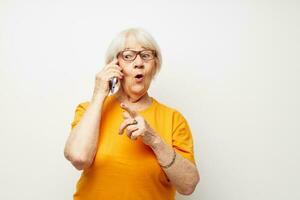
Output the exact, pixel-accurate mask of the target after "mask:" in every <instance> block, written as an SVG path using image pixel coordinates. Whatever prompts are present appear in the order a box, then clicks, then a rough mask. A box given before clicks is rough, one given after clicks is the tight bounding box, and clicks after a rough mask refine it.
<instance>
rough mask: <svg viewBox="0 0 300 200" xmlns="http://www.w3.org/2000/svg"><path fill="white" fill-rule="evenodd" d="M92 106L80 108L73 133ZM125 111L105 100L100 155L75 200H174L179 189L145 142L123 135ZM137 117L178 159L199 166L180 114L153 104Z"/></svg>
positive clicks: (80, 183) (86, 172)
mask: <svg viewBox="0 0 300 200" xmlns="http://www.w3.org/2000/svg"><path fill="white" fill-rule="evenodd" d="M88 106H89V102H83V103H80V104H79V105H78V106H77V108H76V111H75V117H74V120H73V122H72V124H71V126H72V129H73V128H74V127H75V126H76V124H77V123H78V122H79V121H80V119H81V117H82V116H83V114H84V112H85V110H86V109H87V108H88ZM123 111H124V110H123V109H121V107H120V102H119V101H118V100H117V98H116V97H115V95H112V96H108V97H107V98H106V99H105V102H104V104H103V107H102V118H101V125H100V132H99V134H100V136H99V141H98V142H99V143H98V149H97V153H96V155H95V159H94V162H93V164H92V165H91V167H89V168H88V169H85V170H83V172H82V174H81V177H80V179H79V181H78V182H77V185H76V192H75V193H74V195H73V197H74V200H96V199H99V200H154V199H155V200H171V199H174V197H175V188H174V186H172V185H171V183H170V182H169V181H168V178H167V176H166V174H165V173H164V171H163V170H162V168H161V167H160V165H159V164H158V161H157V159H156V157H155V154H154V153H153V151H152V150H151V148H150V147H148V146H147V145H145V144H144V143H143V142H142V141H141V140H140V139H138V140H130V139H129V138H128V137H127V135H126V134H123V135H119V134H118V130H119V127H120V125H121V123H122V122H123V115H122V112H123ZM138 113H139V114H140V115H141V116H143V117H144V119H145V120H146V121H147V122H148V124H149V125H150V126H151V127H152V128H153V129H154V130H155V132H156V133H157V134H159V135H160V137H161V138H162V139H163V140H164V141H165V142H166V143H167V144H169V145H170V146H172V147H173V148H174V149H175V150H176V152H177V153H179V154H180V155H182V156H183V157H185V158H187V159H188V160H190V161H191V162H193V163H195V160H194V153H193V139H192V134H191V131H190V128H189V126H188V123H187V121H186V120H185V118H184V117H183V116H182V115H181V114H180V113H179V112H178V111H176V110H174V109H172V108H169V107H167V106H165V105H163V104H161V103H159V102H158V101H156V100H155V99H154V98H152V103H151V105H150V106H149V107H148V108H146V109H145V110H142V111H138Z"/></svg>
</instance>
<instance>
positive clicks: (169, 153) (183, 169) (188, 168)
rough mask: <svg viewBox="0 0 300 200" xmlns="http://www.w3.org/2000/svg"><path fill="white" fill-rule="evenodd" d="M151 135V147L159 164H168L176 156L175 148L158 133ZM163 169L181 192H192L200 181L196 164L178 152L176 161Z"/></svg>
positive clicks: (186, 193) (185, 193) (188, 193)
mask: <svg viewBox="0 0 300 200" xmlns="http://www.w3.org/2000/svg"><path fill="white" fill-rule="evenodd" d="M151 135H152V137H153V142H152V143H151V145H150V147H151V149H152V150H153V152H154V154H155V155H156V158H157V160H158V162H159V164H160V165H162V166H165V165H168V164H169V163H171V161H172V159H173V156H174V150H173V148H172V147H171V146H169V145H168V144H166V143H165V142H164V141H163V140H162V139H161V138H160V137H159V135H158V134H155V133H152V134H151ZM162 169H163V170H164V172H165V173H166V175H167V176H168V178H169V180H170V181H171V183H172V184H173V185H174V186H175V187H176V190H177V191H178V192H179V193H180V194H184V195H190V194H192V193H193V192H194V190H195V188H196V186H197V184H198V182H199V181H200V176H199V173H198V170H197V168H196V166H195V165H194V164H193V163H192V162H191V161H189V160H188V159H186V158H184V157H182V156H181V155H180V154H178V153H176V158H175V161H174V163H173V164H172V165H171V166H170V167H168V168H162Z"/></svg>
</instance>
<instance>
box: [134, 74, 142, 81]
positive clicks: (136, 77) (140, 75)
mask: <svg viewBox="0 0 300 200" xmlns="http://www.w3.org/2000/svg"><path fill="white" fill-rule="evenodd" d="M134 78H135V79H137V80H142V79H143V78H144V76H143V74H138V75H136V76H135V77H134Z"/></svg>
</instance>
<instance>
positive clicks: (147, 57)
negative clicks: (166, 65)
mask: <svg viewBox="0 0 300 200" xmlns="http://www.w3.org/2000/svg"><path fill="white" fill-rule="evenodd" d="M141 55H142V58H143V59H149V58H152V53H151V52H144V53H142V54H141Z"/></svg>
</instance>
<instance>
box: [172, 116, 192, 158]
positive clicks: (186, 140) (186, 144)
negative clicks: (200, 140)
mask: <svg viewBox="0 0 300 200" xmlns="http://www.w3.org/2000/svg"><path fill="white" fill-rule="evenodd" d="M172 145H173V148H174V149H175V151H176V152H177V153H179V154H180V155H181V156H183V157H184V158H186V159H188V160H190V161H191V162H193V163H194V164H195V158H194V145H193V137H192V133H191V130H190V127H189V125H188V122H187V121H186V119H185V118H184V117H183V116H182V115H181V114H180V113H179V112H177V111H176V112H175V113H174V114H173V133H172Z"/></svg>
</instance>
